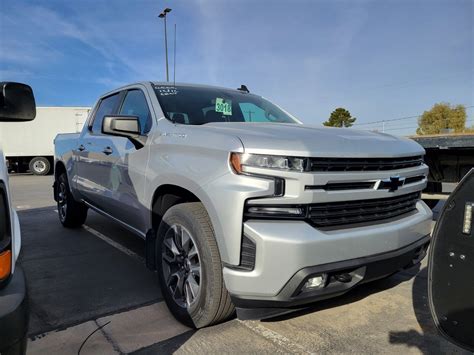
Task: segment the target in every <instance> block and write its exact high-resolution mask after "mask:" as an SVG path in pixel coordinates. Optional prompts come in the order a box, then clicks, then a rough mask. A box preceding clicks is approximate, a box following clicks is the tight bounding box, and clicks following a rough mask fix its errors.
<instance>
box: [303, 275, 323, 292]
mask: <svg viewBox="0 0 474 355" xmlns="http://www.w3.org/2000/svg"><path fill="white" fill-rule="evenodd" d="M327 277H328V275H327V274H321V275H318V276H313V277H310V278H309V279H308V281H306V283H305V284H304V286H303V290H314V289H318V288H323V287H324V286H326V279H327Z"/></svg>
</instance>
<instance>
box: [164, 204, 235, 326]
mask: <svg viewBox="0 0 474 355" xmlns="http://www.w3.org/2000/svg"><path fill="white" fill-rule="evenodd" d="M156 257H157V266H158V277H159V282H160V286H161V290H162V292H163V296H164V298H165V301H166V304H167V305H168V308H169V309H170V310H171V312H172V313H173V315H174V316H175V317H176V318H177V319H178V320H179V321H181V322H182V323H184V324H186V325H189V326H191V327H196V328H202V327H205V326H208V325H211V324H215V323H219V322H222V321H224V320H226V319H227V318H229V317H230V316H231V315H232V314H233V313H234V306H233V304H232V302H231V300H230V296H229V293H228V292H227V289H226V288H225V285H224V280H223V276H222V261H221V258H220V255H219V249H218V247H217V243H216V239H215V237H214V230H213V228H212V225H211V221H210V219H209V216H208V214H207V212H206V210H205V208H204V206H203V205H202V204H201V203H199V202H193V203H183V204H179V205H175V206H173V207H171V208H170V209H169V210H168V211H167V212H166V213H165V215H164V216H163V219H162V222H161V224H160V227H159V229H158V238H157V253H156Z"/></svg>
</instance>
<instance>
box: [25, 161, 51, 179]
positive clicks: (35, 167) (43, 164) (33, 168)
mask: <svg viewBox="0 0 474 355" xmlns="http://www.w3.org/2000/svg"><path fill="white" fill-rule="evenodd" d="M28 167H29V169H30V172H32V173H33V174H34V175H47V174H48V173H49V171H50V170H51V164H50V163H49V160H48V159H47V158H44V157H35V158H33V159H31V160H30V163H29V165H28Z"/></svg>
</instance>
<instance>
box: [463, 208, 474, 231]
mask: <svg viewBox="0 0 474 355" xmlns="http://www.w3.org/2000/svg"><path fill="white" fill-rule="evenodd" d="M473 206H474V203H473V202H468V203H466V206H465V208H464V223H463V227H462V232H463V233H464V234H470V233H471V225H472V210H473Z"/></svg>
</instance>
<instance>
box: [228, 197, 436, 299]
mask: <svg viewBox="0 0 474 355" xmlns="http://www.w3.org/2000/svg"><path fill="white" fill-rule="evenodd" d="M431 220H432V213H431V210H430V209H429V208H428V207H427V206H426V205H425V204H424V203H423V202H418V203H417V211H416V213H413V214H411V215H408V216H406V217H404V218H401V219H397V220H394V221H389V222H385V223H380V224H374V225H369V226H361V227H356V228H348V229H340V230H332V231H322V230H318V229H316V228H313V227H312V226H310V225H309V224H307V223H305V222H302V221H266V220H251V221H247V222H245V224H244V234H245V235H246V236H247V237H248V238H250V239H251V240H252V241H253V242H254V243H255V245H256V257H255V267H254V269H253V270H252V271H242V270H238V269H235V268H232V267H224V270H223V274H224V280H225V283H226V287H227V289H228V291H229V293H230V294H231V296H232V298H233V299H234V302H235V304H236V306H237V307H239V305H242V306H245V307H251V306H252V305H254V306H255V307H259V306H260V305H261V304H267V303H266V302H270V303H271V302H272V301H277V302H283V303H282V305H283V306H285V307H286V306H291V305H294V304H295V303H294V302H295V301H296V300H295V299H294V297H293V296H290V294H291V295H292V294H293V293H294V292H295V291H296V290H297V286H298V285H296V283H297V282H296V281H294V280H299V277H300V276H297V275H301V273H302V272H303V270H306V271H305V272H308V270H310V271H311V272H313V271H314V270H317V269H321V268H327V267H329V269H328V270H329V271H335V270H339V269H340V265H343V266H342V267H343V268H344V269H346V268H351V267H355V266H354V265H352V264H351V263H353V262H355V265H359V266H360V267H363V266H366V265H368V264H371V263H373V262H374V261H378V260H385V259H391V258H392V257H395V261H394V262H390V263H389V266H390V265H392V267H391V268H390V267H389V269H390V270H389V272H388V273H386V274H390V273H394V272H396V271H398V270H399V269H400V268H402V267H404V266H406V264H408V263H409V262H407V263H406V264H405V265H399V264H398V262H399V261H400V260H401V263H403V262H404V261H405V260H408V259H409V258H410V255H411V256H413V255H414V254H415V251H416V250H417V249H418V248H419V247H420V245H419V244H420V243H421V244H422V245H425V244H427V243H428V241H429V237H427V236H428V235H429V234H430V232H431ZM405 252H406V253H408V254H407V255H405ZM393 253H395V254H393ZM397 253H401V254H400V255H405V256H404V257H399V256H400V255H398V254H397ZM410 253H411V254H410ZM394 255H395V256H394ZM373 258H376V259H373ZM410 260H411V259H410ZM410 260H408V261H410ZM340 263H342V264H340ZM328 265H329V266H328ZM331 269H334V270H331ZM370 275H371V271H370V270H369V269H368V268H367V269H366V270H365V271H364V272H363V273H362V271H360V272H358V274H357V275H355V276H356V277H354V278H353V280H356V279H357V278H360V280H359V281H358V282H357V284H358V283H361V282H362V281H364V282H365V281H367V280H368V279H369V277H371V276H370ZM383 276H384V275H381V276H380V277H383ZM288 285H290V286H291V287H293V289H291V290H290V291H291V292H290V291H288V289H287V288H288V287H290V286H288ZM346 286H347V285H346ZM352 286H355V284H354V285H352ZM291 287H290V288H291ZM335 291H338V292H331V295H329V294H328V295H329V296H328V295H326V294H325V298H327V297H326V296H328V297H332V296H335V295H337V294H340V293H344V292H346V291H347V289H344V290H335ZM339 291H341V292H339ZM288 292H289V293H288ZM311 296H312V297H310V298H309V299H305V302H306V301H307V302H311V301H313V300H317V299H318V297H317V296H318V295H311ZM313 296H314V297H313ZM241 301H242V302H241ZM243 301H245V302H243ZM285 302H286V303H285Z"/></svg>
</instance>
